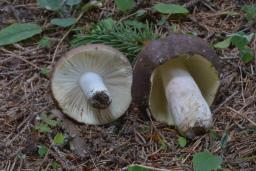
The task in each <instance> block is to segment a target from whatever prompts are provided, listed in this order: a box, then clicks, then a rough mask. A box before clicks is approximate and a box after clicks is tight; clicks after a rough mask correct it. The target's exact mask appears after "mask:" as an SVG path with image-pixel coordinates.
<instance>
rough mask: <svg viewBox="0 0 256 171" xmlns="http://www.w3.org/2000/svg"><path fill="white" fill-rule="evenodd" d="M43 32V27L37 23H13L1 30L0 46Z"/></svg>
mask: <svg viewBox="0 0 256 171" xmlns="http://www.w3.org/2000/svg"><path fill="white" fill-rule="evenodd" d="M41 32H42V29H41V27H40V26H38V25H37V24H32V23H26V24H12V25H10V26H8V27H6V28H4V29H2V30H1V31H0V46H2V45H9V44H13V43H16V42H19V41H21V40H24V39H27V38H30V37H32V36H34V35H36V34H39V33H41Z"/></svg>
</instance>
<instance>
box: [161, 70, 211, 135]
mask: <svg viewBox="0 0 256 171" xmlns="http://www.w3.org/2000/svg"><path fill="white" fill-rule="evenodd" d="M161 72H162V71H161ZM161 75H162V80H163V84H164V86H165V96H166V99H167V101H168V110H169V113H170V114H172V117H173V119H174V122H175V125H176V126H177V127H178V129H179V131H180V132H181V133H183V134H185V135H186V136H188V137H191V138H193V137H194V136H196V134H200V133H201V132H202V131H205V129H207V128H209V127H210V126H211V124H212V114H211V111H210V108H209V106H208V104H207V102H206V101H205V99H204V97H203V96H202V94H201V91H200V89H199V88H198V86H197V84H196V82H195V81H194V79H193V78H192V76H191V75H190V73H189V72H188V71H187V70H186V68H185V67H184V66H182V65H179V66H176V67H171V68H170V69H167V70H165V71H164V73H163V72H162V73H161Z"/></svg>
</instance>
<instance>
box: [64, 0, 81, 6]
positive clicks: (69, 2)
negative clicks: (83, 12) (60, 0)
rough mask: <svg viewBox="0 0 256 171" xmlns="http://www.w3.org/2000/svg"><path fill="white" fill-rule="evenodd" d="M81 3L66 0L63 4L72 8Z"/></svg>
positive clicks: (75, 0)
mask: <svg viewBox="0 0 256 171" xmlns="http://www.w3.org/2000/svg"><path fill="white" fill-rule="evenodd" d="M80 3H81V0H66V1H65V4H67V5H69V6H74V5H78V4H80Z"/></svg>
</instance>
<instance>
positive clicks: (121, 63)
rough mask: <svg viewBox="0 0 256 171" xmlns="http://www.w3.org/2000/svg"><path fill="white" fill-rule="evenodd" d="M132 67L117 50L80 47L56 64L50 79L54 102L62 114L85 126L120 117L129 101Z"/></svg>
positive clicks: (95, 45) (92, 46) (99, 45)
mask: <svg viewBox="0 0 256 171" xmlns="http://www.w3.org/2000/svg"><path fill="white" fill-rule="evenodd" d="M131 84H132V68H131V65H130V63H129V61H128V60H127V58H126V57H125V56H124V55H123V54H122V53H121V52H119V51H118V50H116V49H114V48H112V47H109V46H106V45H102V44H94V45H85V46H79V47H77V48H74V49H72V50H70V51H69V52H67V53H66V54H65V55H64V57H62V58H61V59H60V61H58V62H57V64H56V66H55V68H54V71H53V75H52V78H51V89H52V94H53V97H54V99H55V100H56V102H57V104H58V106H59V108H60V109H61V110H62V112H63V113H65V114H67V115H68V116H69V117H71V118H73V119H74V120H76V121H78V122H82V123H87V124H104V123H108V122H111V121H113V120H115V119H117V118H119V117H120V116H121V115H122V114H123V113H124V112H125V111H126V110H127V108H128V107H129V105H130V102H131Z"/></svg>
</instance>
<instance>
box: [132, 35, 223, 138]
mask: <svg viewBox="0 0 256 171" xmlns="http://www.w3.org/2000/svg"><path fill="white" fill-rule="evenodd" d="M219 69H220V62H219V60H218V57H217V55H216V53H215V52H214V51H213V50H212V49H211V48H209V46H208V44H207V42H206V41H204V40H202V39H200V38H198V37H192V36H188V35H183V34H171V35H170V36H168V37H167V38H163V39H160V40H155V41H152V42H151V43H149V44H148V45H147V46H146V47H145V48H144V49H143V50H142V51H141V53H140V54H139V55H138V57H137V61H136V63H135V66H134V73H133V75H134V76H133V86H132V94H133V99H134V103H135V104H138V107H139V108H140V109H145V108H147V107H149V109H150V111H151V114H152V116H153V117H154V118H155V119H156V120H157V121H162V122H165V123H167V124H169V125H175V126H176V127H177V128H178V130H179V132H180V133H181V134H183V135H185V136H187V137H188V138H194V137H195V136H197V135H201V134H202V133H204V132H205V131H206V130H207V129H208V128H210V127H211V126H212V114H211V111H210V108H209V106H210V105H211V104H212V103H213V100H214V98H215V95H216V93H217V91H218V87H219V85H220V80H219V74H218V70H219Z"/></svg>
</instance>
